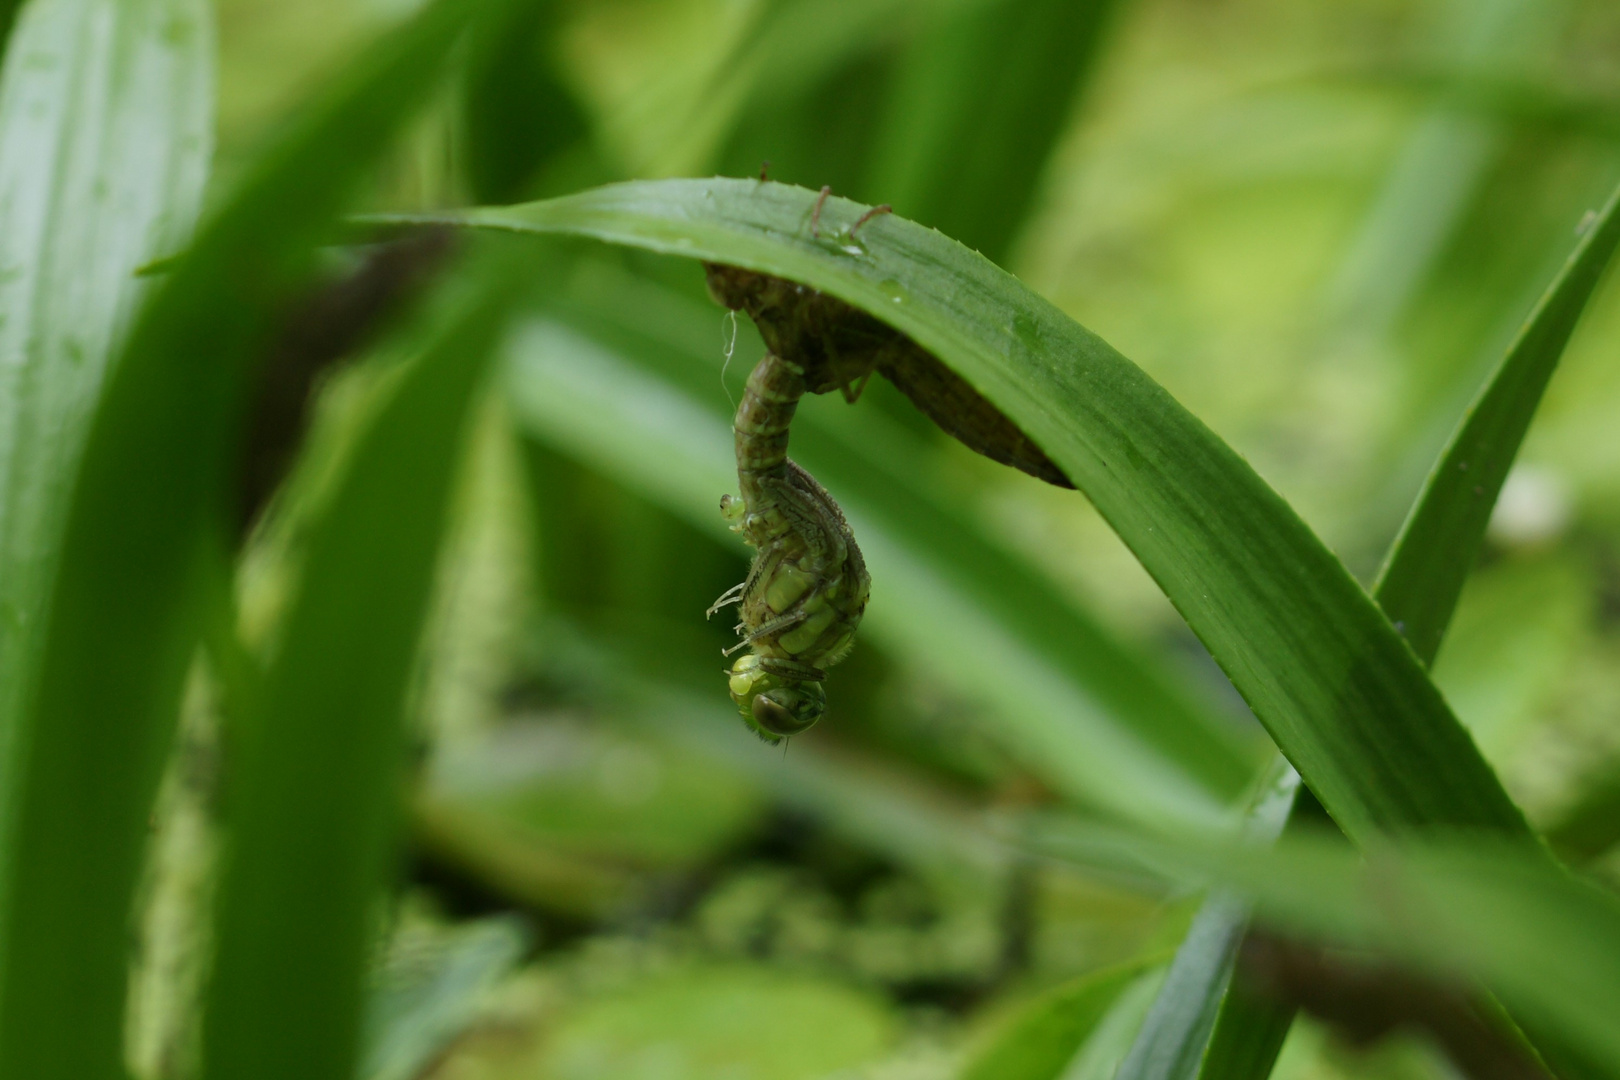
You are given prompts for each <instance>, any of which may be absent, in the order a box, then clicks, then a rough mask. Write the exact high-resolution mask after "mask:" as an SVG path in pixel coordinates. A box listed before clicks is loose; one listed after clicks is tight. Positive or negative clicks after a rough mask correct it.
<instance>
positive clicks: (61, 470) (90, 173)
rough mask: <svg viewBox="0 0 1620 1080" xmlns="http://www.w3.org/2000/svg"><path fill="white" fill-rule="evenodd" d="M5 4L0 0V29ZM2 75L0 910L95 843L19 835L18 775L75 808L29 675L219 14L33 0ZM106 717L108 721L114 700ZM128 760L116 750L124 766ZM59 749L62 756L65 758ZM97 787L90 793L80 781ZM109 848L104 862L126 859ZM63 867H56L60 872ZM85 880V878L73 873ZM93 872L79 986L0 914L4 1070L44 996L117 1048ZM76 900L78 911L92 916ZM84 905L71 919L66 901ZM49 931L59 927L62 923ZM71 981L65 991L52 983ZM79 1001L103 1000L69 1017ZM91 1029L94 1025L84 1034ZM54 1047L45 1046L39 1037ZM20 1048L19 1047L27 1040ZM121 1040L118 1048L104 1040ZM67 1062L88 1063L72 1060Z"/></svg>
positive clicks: (112, 967) (77, 1039)
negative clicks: (39, 756)
mask: <svg viewBox="0 0 1620 1080" xmlns="http://www.w3.org/2000/svg"><path fill="white" fill-rule="evenodd" d="M16 8H17V5H15V4H7V5H4V10H3V11H0V38H3V34H4V31H5V30H8V29H10V20H11V16H12V14H13V13H14V12H15V11H16ZM6 56H7V60H6V64H5V67H4V71H3V75H0V266H3V267H5V270H4V272H3V273H0V837H3V839H0V923H4V924H7V925H8V926H10V927H15V926H16V925H17V922H18V919H19V915H23V914H24V913H26V911H27V903H28V898H27V896H26V895H25V894H24V895H19V894H20V893H23V890H26V889H28V888H31V887H32V886H34V885H35V884H38V883H40V881H39V879H40V877H41V876H44V875H42V872H41V867H40V866H39V865H38V864H36V863H35V862H34V861H33V860H34V859H36V858H39V857H41V856H43V857H44V858H46V859H49V860H50V862H51V868H52V870H54V871H62V870H67V869H69V868H70V864H72V863H74V862H75V861H77V860H79V859H83V860H93V859H95V858H96V857H97V855H98V852H97V851H96V849H94V848H93V847H85V848H75V847H72V846H60V847H52V848H49V849H48V850H47V851H41V850H39V849H37V848H36V849H35V850H34V851H33V852H29V851H26V850H20V849H21V848H22V847H23V845H24V844H25V843H26V839H27V838H26V836H21V835H19V834H20V832H21V831H22V830H23V829H24V828H25V827H26V824H25V823H26V821H27V815H28V810H29V809H30V807H29V806H28V803H27V802H26V796H25V795H24V791H25V788H26V787H30V786H32V788H33V791H34V792H35V793H37V794H38V795H39V796H40V797H41V798H42V799H44V800H47V801H50V802H53V803H54V804H55V809H56V810H57V811H58V812H59V813H64V814H72V813H74V812H75V806H74V800H75V799H76V798H77V792H76V790H75V785H72V784H64V783H62V780H63V778H61V777H53V778H49V779H47V780H46V782H45V786H44V787H43V788H40V787H38V786H37V785H33V784H31V781H32V780H33V778H32V777H29V776H28V775H27V768H28V766H27V764H26V762H27V758H28V755H29V754H30V752H31V750H32V749H33V747H32V745H31V744H32V742H33V739H32V723H31V718H30V717H29V715H28V711H29V706H30V703H31V699H32V698H33V696H34V694H35V693H36V692H37V690H38V687H39V677H40V663H41V657H42V654H43V652H44V649H45V642H46V627H47V626H48V625H49V598H50V595H51V592H52V588H53V583H54V582H55V579H56V575H57V572H58V567H59V565H60V557H59V552H60V550H61V543H62V534H63V531H64V529H65V527H66V517H67V512H68V504H69V498H70V496H71V491H72V482H73V476H74V474H75V472H76V471H77V469H78V465H79V458H80V455H81V454H82V453H83V449H84V443H85V438H86V433H87V430H88V428H89V424H90V417H91V414H92V412H93V410H94V408H95V403H96V399H97V396H98V395H99V394H100V392H101V387H102V384H103V381H104V379H105V378H106V375H107V372H108V370H109V368H110V367H111V366H112V364H113V360H114V358H115V356H116V355H117V352H118V349H119V346H120V344H121V343H122V339H123V337H124V335H125V331H126V330H127V328H128V322H129V316H130V313H131V312H132V311H133V310H134V308H135V307H136V306H137V304H138V303H139V301H140V300H141V298H142V296H143V295H144V294H145V293H146V291H147V289H146V287H145V285H144V283H143V282H141V281H139V280H138V279H137V278H136V276H135V271H136V269H137V268H138V267H140V266H141V265H142V264H143V263H145V262H147V261H148V260H150V259H151V258H153V257H154V256H156V255H159V254H162V253H165V252H167V251H169V250H172V248H173V247H174V246H175V245H177V244H179V243H181V242H183V241H184V240H185V238H186V235H187V233H188V232H189V231H190V228H191V225H192V222H193V220H194V219H195V217H196V214H197V211H198V209H199V207H200V205H201V199H202V191H203V183H204V180H205V178H206V175H207V169H208V157H209V152H210V148H211V144H212V127H213V108H212V100H213V23H212V18H211V14H210V9H209V7H208V5H207V4H205V3H201V2H198V0H130V2H127V3H123V2H118V0H36V2H35V3H33V4H31V5H29V6H28V8H27V9H26V11H24V12H23V13H22V17H21V19H20V21H19V22H18V24H17V26H16V31H15V33H13V34H12V35H11V36H10V38H9V43H8V48H7V50H6ZM102 719H104V720H105V721H109V722H114V723H116V722H117V720H118V715H117V712H116V710H114V711H112V712H110V713H108V714H107V715H106V716H104V717H103V718H102ZM126 764H127V763H126V762H122V761H120V762H118V765H119V766H120V767H122V766H124V765H126ZM70 765H71V763H70ZM92 805H94V802H93V801H92ZM128 858H129V853H128V852H120V853H119V857H118V859H116V860H114V861H113V864H112V865H114V866H119V867H123V866H127V864H128ZM58 876H59V881H58V883H59V884H65V882H62V881H60V874H59V875H58ZM86 890H89V891H86ZM102 899H103V898H102V897H100V896H98V895H97V894H96V893H95V891H94V886H93V885H92V884H86V885H84V886H80V887H78V888H73V889H70V892H69V893H68V894H67V895H66V896H61V897H58V900H59V901H60V902H63V903H64V908H63V909H60V910H59V911H58V912H57V914H58V915H59V916H60V917H61V918H62V920H63V921H62V922H61V923H59V924H58V928H59V929H60V930H61V931H62V932H64V933H67V934H69V935H71V936H72V937H73V938H74V939H75V941H74V945H77V943H78V942H77V939H78V938H79V937H80V936H81V935H82V936H87V937H89V938H90V939H91V940H92V941H93V942H94V944H95V945H97V946H100V947H102V948H106V949H107V950H108V952H107V954H106V957H105V964H106V966H107V967H108V969H109V970H107V971H106V975H107V976H108V977H109V979H116V980H118V982H117V983H115V984H114V983H110V982H102V983H99V984H97V983H96V982H94V981H92V982H91V983H90V985H89V986H88V987H85V988H83V989H89V990H90V991H91V992H90V993H89V994H88V995H83V994H81V993H80V988H77V987H73V986H71V985H69V986H63V985H62V984H61V982H60V981H59V979H58V978H57V976H58V975H59V974H61V975H67V976H68V978H69V979H70V980H71V979H72V978H74V977H75V976H77V975H78V974H79V973H78V972H74V971H71V969H70V967H69V965H71V964H72V962H73V960H74V959H76V958H77V957H75V956H74V955H73V953H72V946H69V947H68V948H67V950H66V951H65V952H63V953H51V952H49V951H48V950H49V946H47V952H46V953H45V954H44V955H43V956H38V955H36V956H35V957H33V958H32V959H37V960H42V961H46V962H48V963H49V964H50V965H51V968H50V970H51V972H52V974H51V976H50V977H48V978H47V980H46V981H45V982H44V983H43V984H38V983H34V982H32V981H30V980H29V978H28V977H27V976H26V975H25V976H22V977H20V978H10V977H8V976H9V975H10V973H11V972H14V971H19V970H25V969H26V967H27V966H28V964H29V962H30V959H31V958H29V957H26V956H23V957H19V956H18V955H16V953H17V948H16V945H15V944H14V942H16V941H17V940H18V939H17V938H16V937H15V935H14V933H10V932H7V933H0V970H3V971H5V972H6V973H7V976H0V1012H3V1014H4V1017H5V1019H4V1020H0V1071H3V1072H5V1073H6V1074H7V1075H46V1074H45V1073H37V1072H30V1071H29V1070H27V1069H17V1070H15V1071H14V1070H13V1069H12V1068H8V1067H7V1066H8V1065H15V1064H16V1062H17V1061H18V1060H19V1058H17V1057H13V1056H12V1052H13V1049H14V1045H15V1044H14V1041H13V1040H12V1039H11V1038H10V1037H9V1036H10V1031H11V1028H10V1025H9V1024H8V1023H7V1022H6V1021H9V1020H10V1018H11V1016H12V1015H14V1014H15V1013H16V1012H18V1011H26V1010H28V1009H31V1008H33V1007H34V1005H35V1003H36V1001H37V1000H38V999H40V998H44V1000H45V1003H46V1005H47V1008H50V1007H52V1006H54V1008H55V1009H56V1010H57V1011H56V1013H55V1015H54V1016H53V1017H52V1019H53V1021H54V1022H55V1023H56V1024H58V1025H71V1026H69V1027H57V1028H53V1029H51V1032H50V1033H46V1034H45V1036H44V1037H45V1038H46V1039H47V1040H48V1041H49V1040H51V1039H53V1038H54V1039H55V1040H58V1041H61V1042H64V1043H72V1044H73V1045H72V1046H71V1047H64V1048H62V1049H61V1050H60V1053H61V1055H62V1056H63V1057H65V1058H67V1059H69V1060H72V1059H73V1058H74V1054H75V1053H76V1051H77V1050H78V1049H80V1048H81V1047H83V1046H85V1044H86V1039H87V1036H88V1037H89V1039H88V1042H89V1046H90V1047H91V1048H93V1049H94V1050H95V1051H98V1052H100V1053H101V1054H103V1055H109V1054H115V1053H116V1051H117V1045H116V1043H115V1042H114V1041H113V1040H115V1039H116V1037H117V1034H118V1032H117V1029H116V1027H110V1026H107V1025H111V1024H113V1023H115V1021H114V1018H113V1016H112V1012H113V1010H115V1009H116V1008H117V1006H118V1003H119V1001H120V1000H121V994H122V979H123V977H124V975H123V966H122V957H123V941H124V933H125V930H124V923H123V921H122V915H121V914H120V916H119V917H118V919H117V921H115V922H114V921H109V919H108V914H110V913H101V918H99V919H97V918H95V917H94V916H95V914H96V908H97V906H98V905H99V904H100V903H101V902H102ZM87 916H88V917H87ZM80 919H84V920H85V921H84V923H83V924H82V925H81V924H80V923H79V922H78V920H80ZM56 944H58V945H60V944H61V940H60V939H58V940H57V942H56ZM53 992H66V993H67V994H68V996H67V997H52V996H51V995H52V994H53ZM77 1009H87V1010H88V1012H86V1013H82V1014H77V1015H87V1016H92V1017H94V1016H95V1015H96V1010H97V1009H100V1010H102V1011H101V1015H100V1017H99V1019H100V1020H101V1021H102V1024H103V1025H104V1026H103V1028H102V1029H101V1030H99V1031H92V1030H89V1028H90V1027H92V1026H93V1025H83V1026H81V1025H80V1024H79V1023H78V1022H77V1020H75V1015H76V1014H75V1010H77ZM97 1036H99V1037H97ZM53 1052H55V1051H53ZM24 1059H25V1058H24ZM113 1060H116V1059H113ZM79 1075H90V1074H89V1073H80V1074H79Z"/></svg>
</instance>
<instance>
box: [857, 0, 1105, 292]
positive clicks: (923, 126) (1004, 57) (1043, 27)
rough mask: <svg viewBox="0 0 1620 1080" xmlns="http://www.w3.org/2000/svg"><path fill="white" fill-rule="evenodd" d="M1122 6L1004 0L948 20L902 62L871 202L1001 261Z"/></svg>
mask: <svg viewBox="0 0 1620 1080" xmlns="http://www.w3.org/2000/svg"><path fill="white" fill-rule="evenodd" d="M1116 6H1118V0H1002V2H1000V3H994V4H983V5H978V6H974V7H969V8H967V9H965V10H961V11H954V12H948V13H947V14H946V15H945V17H943V18H941V19H939V20H938V21H937V24H936V25H934V26H932V27H930V28H929V30H928V31H927V32H926V33H925V34H923V35H921V37H920V38H919V39H918V40H917V41H915V42H914V43H912V44H911V46H910V47H909V48H908V49H907V50H906V53H905V55H904V57H903V58H902V60H901V64H900V72H899V77H898V79H897V86H896V88H895V91H894V93H893V95H892V96H891V99H890V106H889V113H888V116H887V117H885V121H884V127H883V128H882V130H881V131H880V133H879V138H878V140H877V146H878V148H879V149H878V156H877V160H876V161H875V162H874V164H873V169H872V174H871V176H870V177H869V178H868V182H867V183H866V184H864V185H862V190H863V191H865V192H866V193H867V194H868V195H869V196H870V198H871V199H873V200H874V201H876V200H881V201H884V202H889V203H892V204H893V205H894V208H895V210H896V211H897V212H899V213H900V214H903V215H904V216H906V217H908V218H911V219H912V220H914V221H919V222H921V223H923V224H924V225H932V226H933V227H935V228H936V229H939V230H940V231H941V232H943V233H944V234H945V235H947V236H951V237H954V238H955V239H957V240H960V241H961V242H962V243H963V244H966V245H967V246H968V247H970V248H973V249H974V250H976V251H980V252H982V253H983V254H984V255H985V256H986V257H987V258H989V259H991V260H992V261H995V262H1000V261H1002V260H1003V259H1004V258H1005V256H1006V254H1007V249H1008V246H1009V245H1010V244H1011V242H1012V240H1013V237H1014V235H1015V233H1016V230H1017V228H1018V226H1019V225H1020V224H1021V223H1022V222H1023V221H1024V219H1025V217H1026V216H1027V214H1028V212H1029V207H1030V203H1031V202H1032V200H1033V198H1034V195H1035V190H1036V185H1037V183H1038V181H1039V180H1040V179H1041V176H1042V173H1043V172H1044V167H1045V165H1046V161H1047V158H1048V157H1049V156H1050V155H1051V152H1052V148H1053V146H1054V145H1055V144H1056V142H1057V139H1058V137H1059V135H1060V134H1061V133H1062V130H1063V123H1064V121H1065V120H1066V119H1067V118H1068V117H1069V114H1070V113H1071V111H1072V110H1073V108H1074V103H1075V96H1076V89H1077V88H1078V87H1079V86H1081V85H1082V83H1083V82H1084V80H1085V79H1086V77H1087V75H1088V74H1089V72H1090V71H1091V68H1092V66H1093V64H1094V62H1095V59H1096V57H1097V55H1098V51H1099V48H1098V47H1099V45H1100V43H1101V40H1102V37H1103V33H1104V31H1105V29H1106V28H1107V26H1108V24H1109V22H1110V20H1111V19H1112V18H1113V14H1114V9H1115V7H1116Z"/></svg>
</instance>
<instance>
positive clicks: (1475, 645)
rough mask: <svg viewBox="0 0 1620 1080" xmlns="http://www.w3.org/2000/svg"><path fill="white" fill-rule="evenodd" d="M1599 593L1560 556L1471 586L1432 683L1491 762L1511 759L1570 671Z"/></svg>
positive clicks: (1506, 568) (1503, 568)
mask: <svg viewBox="0 0 1620 1080" xmlns="http://www.w3.org/2000/svg"><path fill="white" fill-rule="evenodd" d="M1596 591H1597V590H1596V588H1595V586H1594V583H1593V582H1592V581H1591V580H1590V576H1589V575H1588V574H1587V573H1586V572H1585V568H1584V567H1583V566H1581V565H1579V563H1578V562H1577V561H1576V560H1574V559H1569V558H1560V557H1558V556H1556V555H1554V556H1544V557H1541V558H1535V557H1518V558H1508V559H1505V560H1502V561H1499V562H1497V563H1495V564H1494V565H1491V566H1489V567H1487V568H1485V569H1483V570H1481V571H1480V572H1478V573H1476V574H1474V576H1473V577H1472V578H1471V579H1470V580H1469V582H1468V588H1467V590H1466V591H1465V592H1464V593H1463V594H1462V598H1461V603H1460V604H1459V606H1458V608H1457V614H1456V618H1455V621H1454V623H1453V625H1452V627H1451V629H1450V630H1449V631H1448V632H1447V637H1446V646H1445V650H1444V651H1443V652H1442V653H1441V654H1440V659H1439V661H1438V662H1437V663H1436V664H1435V667H1434V681H1435V685H1437V686H1439V687H1440V689H1441V691H1442V692H1443V693H1444V694H1445V695H1446V700H1447V701H1449V702H1451V705H1452V708H1454V709H1455V710H1456V711H1457V716H1458V717H1459V718H1460V719H1461V720H1462V722H1463V723H1464V724H1466V725H1467V726H1468V730H1469V731H1470V732H1471V733H1472V734H1473V736H1474V741H1476V742H1477V743H1479V745H1480V749H1481V750H1483V751H1484V752H1485V756H1486V757H1487V758H1489V759H1490V760H1492V761H1495V762H1499V763H1501V764H1502V765H1503V766H1504V767H1505V766H1506V765H1507V763H1509V762H1510V761H1512V760H1513V757H1514V754H1513V751H1514V750H1515V749H1516V748H1517V746H1518V745H1519V744H1520V739H1521V738H1522V737H1523V735H1524V734H1525V731H1526V728H1527V727H1528V726H1529V724H1530V722H1531V721H1532V720H1534V719H1535V718H1536V715H1537V707H1538V706H1540V705H1543V704H1544V703H1545V702H1546V700H1547V697H1548V694H1549V693H1550V692H1551V691H1553V690H1554V688H1555V687H1556V686H1557V685H1558V683H1559V681H1560V680H1559V677H1560V676H1561V675H1563V674H1564V673H1565V672H1567V670H1568V669H1569V666H1570V657H1571V656H1572V655H1574V653H1575V652H1576V650H1577V649H1578V647H1579V645H1580V642H1581V638H1582V635H1583V634H1584V632H1585V630H1586V626H1587V624H1588V620H1589V618H1590V615H1591V611H1590V608H1591V603H1590V601H1591V598H1592V596H1593V594H1594V593H1595V592H1596Z"/></svg>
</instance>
